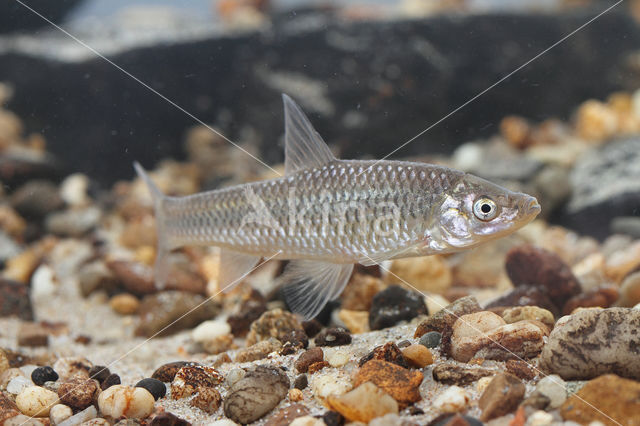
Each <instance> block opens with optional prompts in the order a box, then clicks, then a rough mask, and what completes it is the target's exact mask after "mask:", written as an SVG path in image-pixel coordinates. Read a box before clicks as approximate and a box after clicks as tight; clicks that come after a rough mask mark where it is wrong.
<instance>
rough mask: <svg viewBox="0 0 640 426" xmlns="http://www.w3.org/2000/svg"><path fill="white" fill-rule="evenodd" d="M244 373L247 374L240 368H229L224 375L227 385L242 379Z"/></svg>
mask: <svg viewBox="0 0 640 426" xmlns="http://www.w3.org/2000/svg"><path fill="white" fill-rule="evenodd" d="M245 374H247V372H246V371H244V370H243V369H242V368H233V369H231V370H229V372H228V373H227V377H226V381H227V385H229V387H231V386H233V384H234V383H236V382H237V381H238V380H240V379H242V378H243V377H244V376H245Z"/></svg>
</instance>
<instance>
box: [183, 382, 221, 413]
mask: <svg viewBox="0 0 640 426" xmlns="http://www.w3.org/2000/svg"><path fill="white" fill-rule="evenodd" d="M221 403H222V396H221V395H220V392H218V391H217V390H216V389H213V388H207V387H200V388H198V393H197V394H196V396H194V397H193V399H191V401H190V402H189V404H190V405H191V406H193V407H197V408H199V409H201V410H202V411H204V412H205V413H209V414H213V413H215V412H216V411H218V408H220V404H221Z"/></svg>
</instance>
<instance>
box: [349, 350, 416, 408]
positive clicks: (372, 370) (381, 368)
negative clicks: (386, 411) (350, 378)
mask: <svg viewBox="0 0 640 426" xmlns="http://www.w3.org/2000/svg"><path fill="white" fill-rule="evenodd" d="M423 379H424V376H423V375H422V373H421V372H419V371H417V370H407V369H406V368H402V367H400V366H398V365H395V364H392V363H390V362H386V361H380V360H377V359H374V360H371V361H368V362H367V363H366V364H364V365H363V366H362V367H361V368H360V370H359V371H358V373H357V374H356V378H355V381H354V384H353V385H354V387H357V386H360V385H361V384H362V383H364V382H372V383H373V384H375V385H376V386H378V387H379V388H380V389H382V390H383V391H385V392H386V393H388V394H389V395H391V396H392V397H393V399H395V400H396V401H398V402H399V403H400V404H401V405H404V406H406V405H409V404H410V403H412V402H416V401H419V400H420V399H421V398H422V397H421V396H420V391H419V387H420V383H422V380H423Z"/></svg>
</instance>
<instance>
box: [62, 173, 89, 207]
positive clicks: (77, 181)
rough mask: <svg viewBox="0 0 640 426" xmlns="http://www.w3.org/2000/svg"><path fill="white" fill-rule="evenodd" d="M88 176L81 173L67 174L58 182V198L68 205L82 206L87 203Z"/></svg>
mask: <svg viewBox="0 0 640 426" xmlns="http://www.w3.org/2000/svg"><path fill="white" fill-rule="evenodd" d="M88 188H89V178H88V177H86V176H85V175H83V174H82V173H74V174H72V175H69V176H67V177H66V178H65V179H64V180H63V181H62V183H60V198H62V199H63V200H64V202H65V203H67V204H69V205H70V206H82V205H86V204H88V203H89V201H90V200H89V197H88V196H87V189H88Z"/></svg>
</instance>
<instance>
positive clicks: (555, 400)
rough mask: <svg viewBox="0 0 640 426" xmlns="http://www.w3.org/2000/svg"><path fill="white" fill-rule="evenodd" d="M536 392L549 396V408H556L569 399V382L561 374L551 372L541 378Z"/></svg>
mask: <svg viewBox="0 0 640 426" xmlns="http://www.w3.org/2000/svg"><path fill="white" fill-rule="evenodd" d="M535 392H536V393H538V394H540V395H544V396H545V397H547V398H549V408H552V409H555V408H558V407H560V406H561V405H562V404H564V401H565V400H566V399H567V384H566V383H565V381H564V380H562V378H561V377H560V376H558V375H556V374H551V375H549V376H546V377H543V378H542V379H540V381H539V382H538V383H537V384H536V390H535Z"/></svg>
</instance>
